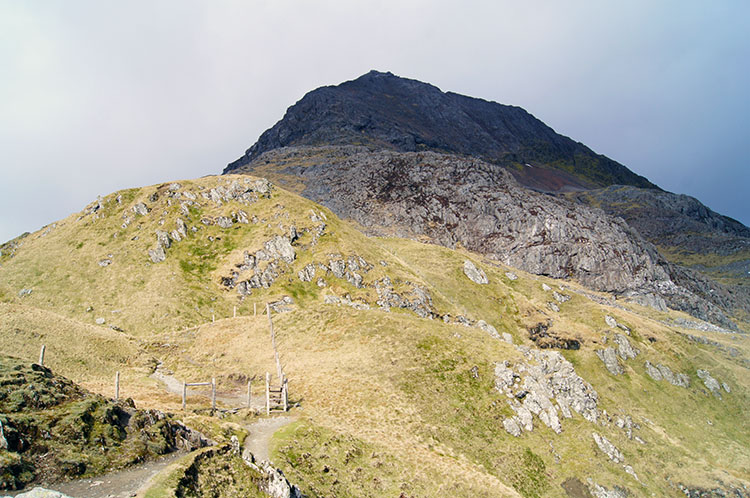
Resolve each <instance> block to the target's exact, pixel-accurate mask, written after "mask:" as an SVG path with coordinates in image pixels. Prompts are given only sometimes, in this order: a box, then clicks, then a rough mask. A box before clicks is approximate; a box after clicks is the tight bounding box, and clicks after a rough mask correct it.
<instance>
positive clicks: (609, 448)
mask: <svg viewBox="0 0 750 498" xmlns="http://www.w3.org/2000/svg"><path fill="white" fill-rule="evenodd" d="M591 435H592V436H593V438H594V441H595V442H596V445H597V446H598V447H599V449H600V450H602V452H603V453H604V454H605V455H607V457H608V458H609V459H610V460H612V461H613V462H615V463H622V462H624V461H625V458H624V457H623V456H622V453H620V450H618V449H617V447H616V446H615V445H614V444H612V443H610V442H609V440H608V439H607V438H605V437H604V436H600V435H599V434H597V433H596V432H592V433H591Z"/></svg>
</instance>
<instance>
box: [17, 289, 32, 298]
mask: <svg viewBox="0 0 750 498" xmlns="http://www.w3.org/2000/svg"><path fill="white" fill-rule="evenodd" d="M32 292H33V289H21V290H20V291H18V297H26V296H30V295H31V293H32Z"/></svg>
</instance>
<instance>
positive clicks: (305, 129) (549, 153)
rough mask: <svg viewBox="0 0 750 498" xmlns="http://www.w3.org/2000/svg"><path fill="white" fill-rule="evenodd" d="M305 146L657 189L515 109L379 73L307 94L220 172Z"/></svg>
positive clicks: (530, 177)
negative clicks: (426, 156) (419, 155)
mask: <svg viewBox="0 0 750 498" xmlns="http://www.w3.org/2000/svg"><path fill="white" fill-rule="evenodd" d="M310 145H313V146H318V145H366V146H369V147H371V148H376V149H384V148H385V149H391V150H396V151H400V152H415V151H422V150H433V151H438V152H448V153H453V154H459V155H471V156H474V157H479V158H481V159H483V160H484V161H486V162H489V163H491V164H495V165H500V166H505V167H510V168H511V170H512V171H513V173H514V174H515V175H516V176H517V178H518V179H519V180H520V181H521V182H522V183H524V184H526V185H529V186H532V187H535V188H539V189H543V190H550V191H557V190H566V189H569V188H574V189H580V188H590V187H597V186H606V185H612V184H624V185H636V186H639V187H647V188H657V187H656V186H655V185H653V184H652V183H650V182H649V181H648V180H647V179H645V178H644V177H642V176H639V175H636V174H635V173H633V172H632V171H630V170H629V169H627V168H626V167H625V166H623V165H621V164H619V163H617V162H616V161H613V160H611V159H609V158H607V157H605V156H602V155H599V154H596V153H595V152H593V151H592V150H591V149H589V148H588V147H586V146H585V145H583V144H581V143H579V142H575V141H573V140H571V139H570V138H568V137H565V136H562V135H559V134H558V133H556V132H555V131H554V130H553V129H552V128H550V127H549V126H547V125H545V124H544V123H543V122H541V121H540V120H538V119H537V118H535V117H534V116H532V115H531V114H529V113H528V112H526V111H525V110H523V109H521V108H520V107H515V106H508V105H502V104H498V103H496V102H488V101H486V100H482V99H476V98H472V97H466V96H464V95H459V94H456V93H451V92H447V93H444V92H442V91H441V90H440V89H439V88H437V87H435V86H433V85H429V84H427V83H422V82H420V81H416V80H411V79H406V78H400V77H398V76H395V75H393V74H391V73H381V72H378V71H371V72H369V73H367V74H365V75H363V76H361V77H359V78H357V79H355V80H353V81H347V82H344V83H342V84H340V85H338V86H326V87H322V88H318V89H316V90H313V91H311V92H309V93H308V94H307V95H305V96H304V97H303V98H302V99H301V100H300V101H299V102H297V103H296V104H295V105H293V106H291V107H290V108H289V109H288V110H287V112H286V115H285V116H284V118H283V119H282V120H281V121H279V122H278V123H276V124H275V125H274V126H273V127H272V128H270V129H268V130H267V131H266V132H264V133H263V134H262V135H261V137H260V138H259V139H258V141H257V143H256V144H255V145H253V146H252V147H251V148H250V149H248V150H247V151H246V153H245V155H244V156H242V157H241V158H239V159H238V160H236V161H234V162H233V163H231V164H229V165H228V166H227V168H226V169H225V170H224V173H229V172H234V170H236V169H237V168H240V167H242V166H244V165H246V164H248V163H250V162H252V161H253V160H255V159H257V158H258V157H260V156H261V155H262V154H263V153H264V152H267V151H269V150H273V149H278V148H281V147H288V146H310ZM540 166H541V167H540Z"/></svg>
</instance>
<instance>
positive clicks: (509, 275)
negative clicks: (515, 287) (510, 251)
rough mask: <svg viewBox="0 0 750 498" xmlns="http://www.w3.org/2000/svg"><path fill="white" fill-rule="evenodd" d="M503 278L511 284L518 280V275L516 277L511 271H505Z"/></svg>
mask: <svg viewBox="0 0 750 498" xmlns="http://www.w3.org/2000/svg"><path fill="white" fill-rule="evenodd" d="M505 276H506V277H508V280H510V281H511V282H513V281H514V280H518V275H516V274H515V273H513V272H512V271H506V272H505Z"/></svg>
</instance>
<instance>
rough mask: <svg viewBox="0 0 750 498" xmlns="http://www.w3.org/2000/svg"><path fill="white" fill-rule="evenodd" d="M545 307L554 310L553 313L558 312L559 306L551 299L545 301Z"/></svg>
mask: <svg viewBox="0 0 750 498" xmlns="http://www.w3.org/2000/svg"><path fill="white" fill-rule="evenodd" d="M547 307H548V308H549V309H550V310H552V311H554V312H555V313H559V312H560V307H559V306H558V305H557V303H555V302H552V301H550V302H548V303H547Z"/></svg>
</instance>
